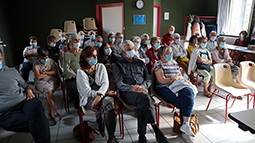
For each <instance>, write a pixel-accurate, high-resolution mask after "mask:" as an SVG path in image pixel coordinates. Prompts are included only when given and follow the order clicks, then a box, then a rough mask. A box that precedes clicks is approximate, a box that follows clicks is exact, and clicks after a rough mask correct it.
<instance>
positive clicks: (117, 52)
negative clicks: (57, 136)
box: [112, 32, 124, 62]
mask: <svg viewBox="0 0 255 143" xmlns="http://www.w3.org/2000/svg"><path fill="white" fill-rule="evenodd" d="M115 38H116V44H114V45H112V58H113V59H112V60H113V62H116V61H117V60H118V59H119V58H121V56H122V53H121V44H122V42H123V39H124V35H123V34H122V33H120V32H117V33H116V35H115Z"/></svg>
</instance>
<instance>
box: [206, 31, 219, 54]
mask: <svg viewBox="0 0 255 143" xmlns="http://www.w3.org/2000/svg"><path fill="white" fill-rule="evenodd" d="M216 36H217V33H216V32H215V31H211V32H210V34H209V40H208V42H207V47H206V49H207V50H208V51H209V52H212V50H213V49H215V47H217V42H216V38H217V37H216Z"/></svg>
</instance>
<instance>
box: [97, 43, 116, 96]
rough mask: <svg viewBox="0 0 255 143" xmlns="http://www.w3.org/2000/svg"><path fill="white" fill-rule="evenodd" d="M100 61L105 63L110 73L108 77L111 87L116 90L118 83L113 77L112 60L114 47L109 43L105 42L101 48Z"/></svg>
mask: <svg viewBox="0 0 255 143" xmlns="http://www.w3.org/2000/svg"><path fill="white" fill-rule="evenodd" d="M98 62H99V63H102V64H104V65H105V67H106V69H107V73H108V78H109V81H111V82H110V85H109V88H110V90H114V91H116V90H117V88H116V85H115V81H114V78H113V72H112V70H113V65H114V63H113V61H112V49H111V47H110V45H109V44H107V43H103V44H102V48H100V49H99V56H98Z"/></svg>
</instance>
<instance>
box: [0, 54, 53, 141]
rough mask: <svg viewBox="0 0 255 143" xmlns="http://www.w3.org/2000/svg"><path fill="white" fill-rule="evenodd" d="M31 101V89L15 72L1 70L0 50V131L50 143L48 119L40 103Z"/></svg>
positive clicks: (36, 100)
mask: <svg viewBox="0 0 255 143" xmlns="http://www.w3.org/2000/svg"><path fill="white" fill-rule="evenodd" d="M6 83H8V84H6ZM34 97H35V96H34V94H33V91H32V89H31V88H30V87H29V86H28V84H27V83H26V81H25V80H23V78H22V77H21V76H20V74H19V73H18V72H17V71H16V70H15V69H13V68H8V67H6V66H4V67H3V66H2V51H1V50H0V127H1V128H3V129H5V130H7V131H14V132H28V133H31V134H32V137H33V139H34V141H35V142H36V143H50V142H51V140H50V129H49V122H48V119H47V118H46V116H45V114H44V108H43V106H42V104H41V101H40V100H38V99H37V98H34Z"/></svg>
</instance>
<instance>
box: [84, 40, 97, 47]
mask: <svg viewBox="0 0 255 143" xmlns="http://www.w3.org/2000/svg"><path fill="white" fill-rule="evenodd" d="M87 46H92V47H95V43H94V41H92V40H91V39H89V40H87V41H86V42H85V43H84V47H83V48H85V47H87Z"/></svg>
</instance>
